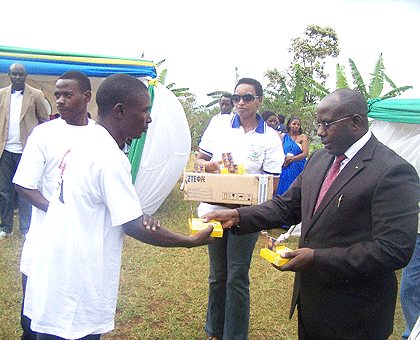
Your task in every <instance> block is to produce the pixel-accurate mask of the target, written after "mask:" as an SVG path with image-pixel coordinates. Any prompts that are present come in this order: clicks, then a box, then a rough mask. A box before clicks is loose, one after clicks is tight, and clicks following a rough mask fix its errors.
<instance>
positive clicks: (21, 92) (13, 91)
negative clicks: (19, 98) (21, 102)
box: [12, 86, 25, 94]
mask: <svg viewBox="0 0 420 340" xmlns="http://www.w3.org/2000/svg"><path fill="white" fill-rule="evenodd" d="M23 91H25V88H23V90H21V91H17V90H15V89H14V88H13V86H12V94H13V93H20V94H23Z"/></svg>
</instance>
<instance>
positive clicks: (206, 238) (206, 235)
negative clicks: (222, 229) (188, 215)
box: [190, 224, 214, 247]
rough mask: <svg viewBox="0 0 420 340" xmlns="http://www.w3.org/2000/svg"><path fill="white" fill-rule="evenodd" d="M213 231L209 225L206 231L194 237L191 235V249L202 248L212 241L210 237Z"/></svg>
mask: <svg viewBox="0 0 420 340" xmlns="http://www.w3.org/2000/svg"><path fill="white" fill-rule="evenodd" d="M212 231H213V226H212V225H211V224H210V225H209V226H208V227H207V228H206V229H203V230H200V231H198V232H197V233H195V234H194V235H191V236H190V238H192V239H193V243H194V244H193V245H191V247H198V246H203V245H206V244H209V243H212V242H213V241H214V238H213V237H211V236H210V234H211V232H212Z"/></svg>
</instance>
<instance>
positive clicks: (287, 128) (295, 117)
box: [286, 116, 303, 135]
mask: <svg viewBox="0 0 420 340" xmlns="http://www.w3.org/2000/svg"><path fill="white" fill-rule="evenodd" d="M295 119H296V120H298V121H299V122H300V124H302V120H301V119H300V118H299V117H298V116H292V117H290V118H289V120H288V121H287V124H286V132H289V131H290V123H291V122H292V121H294V120H295ZM302 133H303V130H302V125H301V126H300V128H299V131H298V134H299V135H301V134H302Z"/></svg>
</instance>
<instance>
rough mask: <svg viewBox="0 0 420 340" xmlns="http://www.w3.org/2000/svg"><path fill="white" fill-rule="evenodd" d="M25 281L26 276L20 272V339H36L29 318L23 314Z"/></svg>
mask: <svg viewBox="0 0 420 340" xmlns="http://www.w3.org/2000/svg"><path fill="white" fill-rule="evenodd" d="M26 281H28V277H27V276H26V275H25V274H22V290H23V301H22V310H21V313H20V325H21V326H22V330H23V333H22V337H21V340H36V333H35V332H34V331H33V330H32V329H31V319H29V318H28V317H27V316H25V315H23V304H24V303H25V290H26Z"/></svg>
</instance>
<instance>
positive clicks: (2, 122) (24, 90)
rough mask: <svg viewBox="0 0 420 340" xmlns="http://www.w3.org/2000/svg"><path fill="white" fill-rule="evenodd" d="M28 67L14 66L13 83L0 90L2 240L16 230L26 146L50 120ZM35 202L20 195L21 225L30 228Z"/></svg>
mask: <svg viewBox="0 0 420 340" xmlns="http://www.w3.org/2000/svg"><path fill="white" fill-rule="evenodd" d="M26 76H27V73H26V68H25V66H24V65H22V64H21V63H14V64H12V65H11V66H10V69H9V77H10V81H11V83H12V85H10V86H8V87H6V88H4V89H0V219H1V224H0V240H1V239H3V238H6V237H10V236H11V235H12V232H13V200H14V195H15V185H14V184H13V183H12V178H13V176H14V174H15V172H16V168H17V166H18V163H19V160H20V157H21V155H22V151H23V148H24V147H25V144H26V140H27V139H28V136H29V134H30V133H31V132H32V129H33V128H34V127H35V126H36V125H38V124H40V123H42V122H46V121H47V120H49V112H48V105H47V102H46V100H45V98H44V94H43V93H42V91H40V90H37V89H35V88H33V87H30V86H29V85H27V84H25V82H26ZM30 219H31V205H30V204H29V203H28V202H27V201H26V200H24V199H23V198H22V197H19V228H20V230H21V233H22V234H26V233H27V232H28V229H29V222H30Z"/></svg>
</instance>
